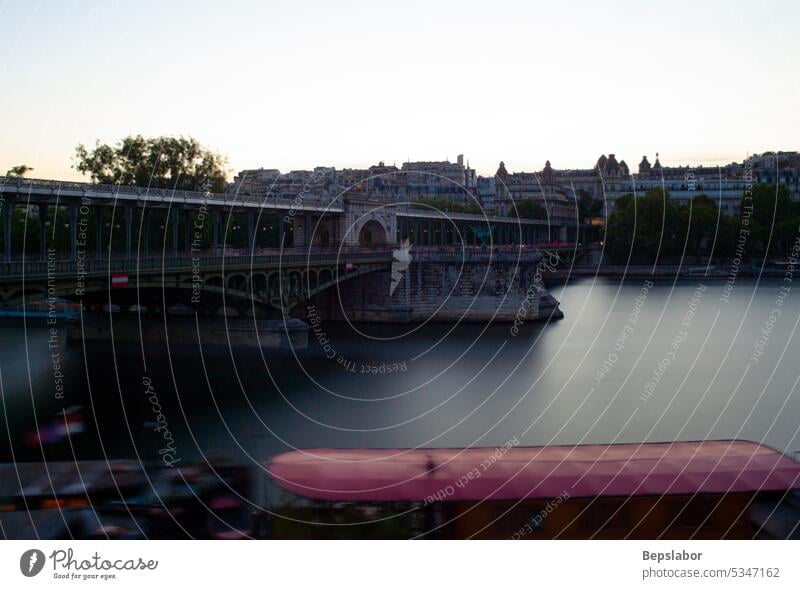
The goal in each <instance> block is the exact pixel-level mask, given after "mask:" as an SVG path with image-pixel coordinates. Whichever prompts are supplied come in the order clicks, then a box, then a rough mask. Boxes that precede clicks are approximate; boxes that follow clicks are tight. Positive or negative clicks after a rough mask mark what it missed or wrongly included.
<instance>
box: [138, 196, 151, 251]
mask: <svg viewBox="0 0 800 589" xmlns="http://www.w3.org/2000/svg"><path fill="white" fill-rule="evenodd" d="M142 241H143V243H141V242H142ZM139 251H141V252H142V255H143V256H144V257H145V258H146V257H147V256H149V255H150V217H149V216H148V215H147V209H146V208H144V209H142V239H141V240H140V243H139Z"/></svg>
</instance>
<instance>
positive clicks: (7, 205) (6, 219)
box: [3, 200, 14, 262]
mask: <svg viewBox="0 0 800 589" xmlns="http://www.w3.org/2000/svg"><path fill="white" fill-rule="evenodd" d="M13 210H14V207H13V206H12V204H11V201H10V200H4V201H3V240H4V241H5V243H4V244H3V259H4V260H5V261H6V262H10V261H11V215H12V214H13Z"/></svg>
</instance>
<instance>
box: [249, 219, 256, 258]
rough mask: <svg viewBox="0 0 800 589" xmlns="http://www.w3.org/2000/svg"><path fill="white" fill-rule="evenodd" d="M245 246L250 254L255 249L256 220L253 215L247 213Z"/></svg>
mask: <svg viewBox="0 0 800 589" xmlns="http://www.w3.org/2000/svg"><path fill="white" fill-rule="evenodd" d="M247 245H248V248H249V249H250V251H251V252H252V251H253V250H254V249H255V247H256V220H255V215H254V214H253V213H247Z"/></svg>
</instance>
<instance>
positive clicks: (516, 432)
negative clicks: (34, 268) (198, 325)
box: [0, 280, 800, 462]
mask: <svg viewBox="0 0 800 589" xmlns="http://www.w3.org/2000/svg"><path fill="white" fill-rule="evenodd" d="M782 286H783V283H781V282H779V281H767V282H764V281H762V282H761V284H760V285H759V286H758V287H757V288H756V284H755V282H753V281H745V280H740V281H739V282H738V283H737V284H736V287H735V288H734V289H733V291H732V292H731V293H729V296H727V295H726V292H725V290H724V283H723V282H714V281H708V282H705V283H703V284H700V283H681V284H677V285H674V286H673V285H672V284H671V283H655V284H653V285H652V286H648V285H647V284H646V283H645V282H644V281H638V282H626V283H623V284H620V283H619V282H606V281H592V280H585V281H572V282H570V283H568V284H566V285H555V286H553V287H552V288H551V291H552V292H553V294H554V295H555V296H556V297H557V298H558V299H559V300H560V301H561V305H562V309H563V310H564V313H565V318H564V319H563V320H560V321H557V322H554V323H551V324H529V325H526V326H523V327H521V328H520V329H519V331H518V332H513V331H512V329H511V326H510V325H507V324H498V325H492V326H486V325H475V324H461V325H455V326H454V325H445V324H428V325H422V326H419V325H413V326H408V325H379V326H374V325H373V326H369V325H361V324H359V325H357V326H355V327H353V326H349V325H347V324H341V323H332V322H323V323H321V324H320V326H319V332H318V334H316V335H315V334H314V333H310V334H309V347H308V348H307V349H304V350H300V351H297V352H296V353H294V352H292V351H285V352H284V351H281V352H277V351H264V353H263V355H262V353H260V352H258V351H257V350H255V351H253V350H249V351H243V350H240V349H234V350H233V351H231V350H229V349H227V348H226V347H220V346H207V345H203V346H201V345H200V344H199V343H198V342H197V341H194V342H185V341H184V342H176V341H170V342H169V345H168V344H166V343H164V344H147V345H146V346H144V351H143V350H142V347H140V346H139V345H136V344H126V345H122V344H119V345H117V346H116V349H115V348H113V347H112V346H111V344H110V343H108V344H104V345H99V344H91V345H88V346H87V347H86V348H85V350H84V349H82V348H81V347H80V346H63V345H60V347H59V348H56V349H55V350H50V349H49V348H48V332H47V330H46V329H44V328H42V327H33V326H29V328H28V330H27V332H26V331H25V329H24V328H23V325H22V324H21V323H20V324H4V325H3V326H2V327H0V345H2V354H0V370H2V374H1V375H0V376H1V377H2V402H3V412H2V413H0V422H2V427H0V460H2V461H9V460H12V457H13V458H15V459H16V460H41V458H42V453H41V450H40V449H39V445H38V444H37V443H35V442H32V439H31V432H33V431H34V430H35V429H36V426H35V421H34V417H35V418H36V419H37V420H38V423H39V427H40V428H44V429H47V428H51V429H52V424H55V423H56V419H57V417H56V413H57V412H58V411H59V410H62V409H64V408H67V407H77V408H78V409H77V410H74V414H77V415H79V416H80V419H81V421H82V423H83V428H82V429H83V431H80V432H79V431H77V429H76V430H75V433H74V435H73V436H72V442H73V447H72V448H70V445H69V444H68V443H67V442H66V441H65V440H63V439H59V438H58V436H55V439H54V440H52V441H50V442H49V443H47V444H46V445H45V452H46V456H47V458H48V459H50V458H52V459H69V458H71V456H72V454H71V453H72V452H73V451H74V452H75V453H76V455H77V456H78V457H79V458H83V459H95V458H102V457H103V456H104V455H105V456H107V457H109V458H116V457H134V456H136V455H137V454H138V456H139V457H140V458H141V459H143V460H153V459H158V452H159V449H160V448H161V446H162V444H163V438H162V436H161V433H159V432H155V431H154V427H155V426H156V425H158V424H159V423H160V424H161V426H162V428H163V429H168V430H169V433H170V435H171V436H172V438H173V440H174V448H175V456H176V457H179V458H180V459H181V460H185V461H187V462H188V461H191V460H194V459H197V458H198V457H199V456H200V455H201V454H206V455H209V456H214V457H229V458H230V459H232V460H235V461H247V460H251V459H252V460H264V459H266V458H267V457H268V456H270V455H272V454H275V453H277V452H280V451H282V450H284V449H287V448H291V447H300V448H312V447H414V446H457V447H461V446H469V445H477V446H497V445H502V444H504V443H506V442H507V441H509V440H513V439H514V438H516V439H517V440H519V442H520V443H521V444H527V445H540V444H577V443H592V442H603V443H606V442H642V441H664V440H696V439H706V438H709V439H727V438H746V439H750V440H756V441H763V442H765V443H767V444H769V445H770V446H773V447H776V448H779V449H781V450H784V451H789V452H793V451H797V450H800V436H799V435H798V428H800V393H799V392H798V390H797V385H798V378H799V377H800V338H798V337H797V336H796V331H797V327H798V321H800V292H794V291H791V292H788V293H787V292H786V291H781V287H782ZM62 339H63V334H62ZM320 340H321V342H322V344H321V343H320ZM62 343H63V342H62ZM52 351H55V352H58V353H59V355H58V356H56V357H53V356H51V352H52ZM56 360H57V362H56V364H57V365H54V361H56ZM59 371H60V373H63V377H62V380H61V381H60V382H61V383H63V387H64V389H63V398H60V399H59V398H58V395H57V392H58V391H57V388H56V386H57V384H58V382H57V379H58V373H59ZM148 379H149V380H148ZM148 383H149V385H148ZM163 429H162V431H163ZM12 452H13V455H12ZM248 456H249V458H248Z"/></svg>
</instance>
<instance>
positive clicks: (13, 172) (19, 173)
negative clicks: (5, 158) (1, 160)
mask: <svg viewBox="0 0 800 589" xmlns="http://www.w3.org/2000/svg"><path fill="white" fill-rule="evenodd" d="M32 171H33V168H31V167H30V166H26V165H25V164H21V165H19V166H14V167H13V168H11V169H10V170H9V171H8V172H6V176H13V177H16V178H22V177H23V176H24V175H25V174H27V173H28V172H32Z"/></svg>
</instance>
